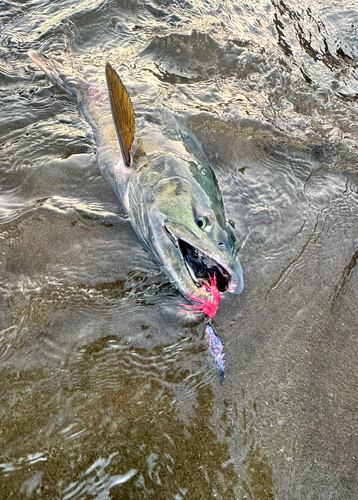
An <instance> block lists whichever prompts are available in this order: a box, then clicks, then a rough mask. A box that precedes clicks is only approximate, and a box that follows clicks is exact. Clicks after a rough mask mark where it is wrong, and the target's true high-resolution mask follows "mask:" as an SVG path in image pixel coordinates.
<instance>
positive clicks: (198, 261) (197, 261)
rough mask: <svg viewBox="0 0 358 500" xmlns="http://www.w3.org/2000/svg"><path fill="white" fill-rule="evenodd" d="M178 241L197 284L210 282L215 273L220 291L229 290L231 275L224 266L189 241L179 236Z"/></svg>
mask: <svg viewBox="0 0 358 500" xmlns="http://www.w3.org/2000/svg"><path fill="white" fill-rule="evenodd" d="M177 243H178V247H179V249H180V251H181V254H182V256H183V259H184V262H185V264H186V267H187V269H188V271H189V274H190V276H191V278H192V280H193V281H194V283H195V284H196V285H197V286H200V284H201V283H202V282H203V281H207V282H208V281H209V279H210V276H211V278H214V275H215V276H216V280H217V287H218V289H219V291H220V292H225V290H227V288H228V286H229V284H230V281H231V276H230V274H229V273H228V271H226V269H224V267H223V266H221V265H220V264H219V263H218V262H216V261H214V260H213V259H211V258H210V257H208V256H207V255H205V254H203V253H202V252H200V250H198V249H197V248H196V247H194V246H193V245H190V244H189V243H188V242H186V241H184V240H181V239H180V238H178V239H177Z"/></svg>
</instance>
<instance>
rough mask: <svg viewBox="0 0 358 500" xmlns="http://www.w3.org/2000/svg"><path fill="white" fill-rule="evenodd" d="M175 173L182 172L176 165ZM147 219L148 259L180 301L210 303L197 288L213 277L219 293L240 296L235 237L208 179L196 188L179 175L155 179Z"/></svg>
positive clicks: (194, 182) (195, 182)
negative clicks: (175, 289)
mask: <svg viewBox="0 0 358 500" xmlns="http://www.w3.org/2000/svg"><path fill="white" fill-rule="evenodd" d="M180 171H184V172H188V170H187V169H183V168H182V169H181V168H179V166H178V165H177V168H176V169H175V172H176V173H178V172H180ZM195 171H196V170H195V169H194V173H195ZM208 180H209V181H210V182H207V181H208ZM148 215H149V217H148V220H149V221H150V226H151V228H150V245H151V246H152V250H153V253H154V254H155V255H156V256H157V258H158V260H159V262H160V263H161V264H162V267H163V268H164V270H165V271H166V273H167V274H168V275H169V277H170V278H171V279H172V281H174V282H175V283H176V285H177V287H178V289H179V291H180V292H181V293H182V295H184V296H185V297H186V298H189V296H190V295H192V296H194V297H197V298H201V299H205V300H210V298H211V295H210V293H209V292H208V289H207V288H206V287H205V286H204V285H203V283H204V282H205V281H206V282H209V280H210V277H211V278H213V277H214V275H215V276H216V280H217V287H218V289H219V291H220V292H225V291H229V292H231V293H240V292H241V291H242V289H243V286H244V285H243V275H242V268H241V264H240V261H239V258H238V256H237V251H236V247H235V236H234V234H233V232H232V229H231V227H230V225H229V224H228V222H227V221H226V218H225V212H224V207H223V203H222V200H221V196H220V192H219V190H218V186H217V184H216V182H215V179H214V177H212V179H205V181H204V182H201V183H200V182H198V180H197V178H196V177H195V175H184V176H181V175H180V173H179V174H178V175H171V176H168V177H163V178H161V179H160V180H158V181H157V182H156V183H155V185H154V186H153V187H152V190H151V207H150V214H148Z"/></svg>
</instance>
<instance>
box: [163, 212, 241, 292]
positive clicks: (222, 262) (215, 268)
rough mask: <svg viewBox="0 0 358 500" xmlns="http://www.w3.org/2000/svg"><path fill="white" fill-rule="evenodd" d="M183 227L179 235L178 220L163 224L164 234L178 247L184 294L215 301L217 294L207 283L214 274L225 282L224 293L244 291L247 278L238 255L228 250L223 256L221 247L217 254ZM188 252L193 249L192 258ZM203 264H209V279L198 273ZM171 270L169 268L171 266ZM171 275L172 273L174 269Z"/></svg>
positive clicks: (205, 265)
mask: <svg viewBox="0 0 358 500" xmlns="http://www.w3.org/2000/svg"><path fill="white" fill-rule="evenodd" d="M180 229H181V231H180V235H179V230H178V225H177V224H176V223H173V222H172V221H166V222H165V223H164V224H163V230H164V233H165V234H166V236H167V238H168V239H169V240H170V242H171V243H172V246H173V247H174V248H175V249H176V252H175V256H176V260H177V263H178V264H179V265H180V267H181V269H182V281H183V283H182V284H181V287H179V288H180V291H181V293H182V294H183V295H184V296H185V297H186V298H187V299H188V300H190V299H191V298H192V296H194V297H197V298H199V299H204V300H212V299H213V297H212V295H211V293H210V291H209V289H208V288H207V286H206V285H205V281H208V280H209V279H210V277H214V276H215V277H216V279H218V280H220V281H221V288H220V291H221V292H224V291H228V292H230V293H235V294H239V293H241V292H242V290H243V288H244V281H243V273H242V267H241V264H240V261H239V259H238V257H237V256H234V257H232V256H231V255H230V253H229V252H225V251H223V252H222V253H223V255H220V254H219V252H220V251H219V250H218V252H216V253H215V254H214V253H213V252H212V251H208V250H206V249H204V248H203V247H202V246H200V243H199V241H198V240H197V238H196V237H195V235H191V234H190V231H183V228H180ZM188 252H191V259H188V258H187V254H188ZM228 254H229V255H228ZM193 255H195V257H196V261H197V264H196V265H194V266H193V265H192V263H193ZM195 257H194V262H195ZM225 257H226V258H225ZM200 266H203V267H205V271H206V273H207V276H206V279H203V277H202V276H200V275H199V273H198V270H199V271H200ZM167 269H168V270H169V268H168V266H167ZM168 270H167V272H168ZM168 274H170V270H169V273H168ZM212 275H213V276H212Z"/></svg>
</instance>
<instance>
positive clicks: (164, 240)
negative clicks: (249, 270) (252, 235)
mask: <svg viewBox="0 0 358 500" xmlns="http://www.w3.org/2000/svg"><path fill="white" fill-rule="evenodd" d="M28 54H29V56H30V58H31V59H32V61H33V62H35V64H36V65H37V66H38V67H40V68H41V69H42V70H43V71H44V72H45V73H46V74H47V75H48V77H49V78H50V79H51V80H52V81H53V82H54V83H56V84H57V85H59V86H60V87H62V88H63V89H64V90H66V91H67V92H68V93H70V94H71V95H74V96H75V97H76V99H77V102H78V106H79V109H80V112H81V113H82V115H83V116H84V118H85V119H86V120H87V121H88V123H89V124H90V125H91V127H92V129H93V132H94V137H95V141H96V144H97V148H98V150H97V151H98V153H97V154H98V163H99V167H100V170H101V172H102V173H103V174H104V175H105V176H106V177H107V178H108V179H109V181H110V182H111V184H112V186H113V189H114V191H115V192H116V194H117V196H118V197H119V198H120V200H121V201H122V203H123V205H124V207H125V209H126V210H127V212H128V214H129V215H130V221H131V224H132V226H133V229H134V230H135V232H136V234H137V235H138V237H139V238H140V240H141V241H142V243H143V245H144V246H145V247H146V248H147V249H148V250H149V251H150V252H151V253H152V254H153V255H154V257H155V258H156V260H157V262H158V263H159V265H160V266H161V268H162V269H163V270H164V271H165V273H166V274H167V275H168V277H169V279H170V280H171V281H172V282H173V283H175V285H176V287H177V288H178V290H179V291H180V292H181V294H182V295H183V296H184V297H186V298H188V299H189V300H190V296H195V297H198V298H202V299H205V300H210V299H211V296H210V293H209V292H208V291H207V289H206V288H205V287H204V286H202V285H201V283H202V281H203V279H205V277H206V278H207V276H208V273H211V274H213V273H215V274H216V276H217V277H219V279H218V282H219V289H220V291H226V290H227V291H229V292H232V293H240V292H241V291H242V289H243V274H242V268H241V264H240V261H239V258H238V256H237V252H236V248H235V237H234V234H233V232H232V230H231V227H230V226H229V224H228V223H227V221H226V217H225V211H224V206H223V202H222V197H221V193H220V190H219V186H218V183H217V180H216V177H215V175H214V173H213V172H212V170H211V168H210V166H209V165H208V164H207V161H206V159H205V156H204V155H203V153H202V151H201V150H200V147H197V145H195V143H194V142H190V143H188V144H186V143H185V141H184V140H183V139H182V138H181V137H180V134H179V138H178V137H176V138H175V139H173V138H170V137H168V134H167V133H166V130H165V126H164V127H163V125H162V124H157V123H155V122H150V121H149V122H148V120H146V119H145V118H146V117H140V118H139V120H138V117H136V118H137V120H136V133H135V138H134V141H133V143H132V146H131V149H130V166H128V165H127V164H126V159H125V157H124V154H123V147H121V143H120V141H119V140H118V136H117V132H118V126H117V129H116V124H115V123H114V121H113V118H115V115H114V113H113V99H116V98H117V97H116V96H115V95H114V96H113V95H112V96H111V98H112V101H110V98H109V94H108V91H107V87H106V80H105V77H104V71H103V74H101V73H100V74H98V75H96V76H95V78H93V76H92V77H91V78H86V77H84V76H83V75H82V76H81V75H80V74H77V73H76V72H74V71H73V70H71V71H69V70H68V68H67V65H64V64H61V63H60V62H58V61H54V60H52V59H48V58H47V57H45V56H43V55H41V54H39V53H38V52H35V51H33V50H31V51H29V53H28ZM112 71H114V70H112ZM118 79H119V77H118ZM107 80H108V79H107ZM120 83H121V82H120ZM123 87H124V86H123ZM109 90H110V92H111V89H109ZM111 104H112V106H111ZM171 119H172V120H174V121H175V118H173V115H172V116H171ZM175 126H176V127H177V129H180V126H181V124H180V123H179V122H178V121H177V122H176V124H175Z"/></svg>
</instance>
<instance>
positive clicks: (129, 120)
mask: <svg viewBox="0 0 358 500" xmlns="http://www.w3.org/2000/svg"><path fill="white" fill-rule="evenodd" d="M106 79H107V86H108V93H109V99H110V102H111V109H112V117H113V121H114V124H115V127H116V130H117V135H118V139H119V144H120V146H121V149H122V153H123V157H124V160H125V163H126V165H127V167H129V166H130V150H131V146H132V142H133V139H134V132H135V115H134V110H133V106H132V102H131V100H130V97H129V95H128V92H127V89H126V88H125V86H124V85H123V83H122V81H121V79H120V78H119V76H118V75H117V73H116V71H115V70H114V69H113V68H112V66H111V65H110V64H109V63H107V64H106Z"/></svg>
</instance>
